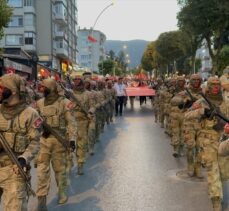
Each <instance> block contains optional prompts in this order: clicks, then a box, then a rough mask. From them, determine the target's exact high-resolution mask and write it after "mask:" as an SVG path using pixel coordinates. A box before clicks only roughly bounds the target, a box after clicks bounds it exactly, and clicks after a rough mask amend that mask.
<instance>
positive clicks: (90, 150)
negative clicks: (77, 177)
mask: <svg viewBox="0 0 229 211" xmlns="http://www.w3.org/2000/svg"><path fill="white" fill-rule="evenodd" d="M89 154H90V155H91V156H93V155H94V154H95V152H94V149H93V146H90V147H89Z"/></svg>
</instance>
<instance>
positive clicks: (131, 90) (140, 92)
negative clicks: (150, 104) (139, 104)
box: [126, 86, 155, 97]
mask: <svg viewBox="0 0 229 211" xmlns="http://www.w3.org/2000/svg"><path fill="white" fill-rule="evenodd" d="M126 95H127V96H128V97H131V96H154V95H155V90H154V89H150V88H149V87H147V86H144V87H127V88H126Z"/></svg>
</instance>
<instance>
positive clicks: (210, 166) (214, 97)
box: [185, 77, 229, 211]
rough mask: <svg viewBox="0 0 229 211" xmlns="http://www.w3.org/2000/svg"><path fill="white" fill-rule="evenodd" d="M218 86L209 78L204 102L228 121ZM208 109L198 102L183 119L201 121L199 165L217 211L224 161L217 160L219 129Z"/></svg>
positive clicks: (221, 158)
mask: <svg viewBox="0 0 229 211" xmlns="http://www.w3.org/2000/svg"><path fill="white" fill-rule="evenodd" d="M220 89H221V86H220V81H219V79H218V78H215V77H210V78H209V79H208V82H207V90H206V94H205V96H206V99H208V101H209V102H210V103H211V104H213V105H214V106H216V107H217V108H218V109H219V110H220V112H222V113H223V114H225V115H226V116H227V117H229V113H228V110H229V106H228V102H227V101H225V99H223V98H222V95H221V92H220ZM214 112H215V111H213V110H211V106H210V105H209V103H208V102H207V101H206V100H205V99H204V98H201V99H199V100H198V101H196V102H195V103H194V104H193V105H192V110H191V111H189V112H187V114H186V115H185V116H186V119H188V120H191V119H199V120H201V125H202V128H201V130H200V132H199V135H198V140H197V141H198V142H199V143H200V147H201V162H202V165H203V166H205V167H206V170H207V180H208V190H209V196H210V198H211V201H212V206H213V210H214V211H221V210H222V205H221V201H222V199H223V190H222V182H223V181H224V180H226V179H228V167H227V166H228V165H226V164H227V163H228V158H224V157H222V156H219V154H218V148H219V144H220V143H219V140H220V136H221V134H222V132H223V131H222V130H223V126H222V123H221V121H220V119H218V118H216V116H215V115H214Z"/></svg>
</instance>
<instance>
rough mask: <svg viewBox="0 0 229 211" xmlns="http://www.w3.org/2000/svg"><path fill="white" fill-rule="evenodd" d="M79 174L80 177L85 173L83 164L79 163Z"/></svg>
mask: <svg viewBox="0 0 229 211" xmlns="http://www.w3.org/2000/svg"><path fill="white" fill-rule="evenodd" d="M77 174H78V175H83V174H84V172H83V163H79V164H78V171H77Z"/></svg>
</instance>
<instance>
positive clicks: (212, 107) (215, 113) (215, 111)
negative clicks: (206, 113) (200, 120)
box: [200, 93, 229, 123]
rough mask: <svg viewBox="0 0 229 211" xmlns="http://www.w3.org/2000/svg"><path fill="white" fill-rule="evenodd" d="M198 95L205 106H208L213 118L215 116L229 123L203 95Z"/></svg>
mask: <svg viewBox="0 0 229 211" xmlns="http://www.w3.org/2000/svg"><path fill="white" fill-rule="evenodd" d="M200 95H201V96H202V97H203V98H204V100H205V101H206V102H207V104H208V106H209V108H210V110H211V111H212V115H213V116H214V115H215V116H217V117H219V118H220V119H222V120H224V121H225V122H227V123H229V119H228V118H227V117H226V116H224V115H223V114H222V113H221V112H220V111H219V109H218V108H217V107H216V106H215V105H213V104H212V103H211V102H210V101H209V100H208V98H207V97H206V96H205V95H204V94H203V93H200Z"/></svg>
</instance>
